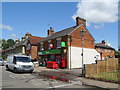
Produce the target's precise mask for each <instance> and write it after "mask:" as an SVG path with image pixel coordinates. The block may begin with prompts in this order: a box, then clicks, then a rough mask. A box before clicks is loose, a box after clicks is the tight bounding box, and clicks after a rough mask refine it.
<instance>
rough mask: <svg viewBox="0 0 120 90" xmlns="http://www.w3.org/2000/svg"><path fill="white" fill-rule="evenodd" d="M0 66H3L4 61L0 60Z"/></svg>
mask: <svg viewBox="0 0 120 90" xmlns="http://www.w3.org/2000/svg"><path fill="white" fill-rule="evenodd" d="M0 66H4V60H3V59H2V58H0Z"/></svg>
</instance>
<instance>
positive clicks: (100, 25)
mask: <svg viewBox="0 0 120 90" xmlns="http://www.w3.org/2000/svg"><path fill="white" fill-rule="evenodd" d="M102 27H104V24H97V25H96V24H95V25H94V28H95V29H99V28H102Z"/></svg>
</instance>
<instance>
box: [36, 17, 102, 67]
mask: <svg viewBox="0 0 120 90" xmlns="http://www.w3.org/2000/svg"><path fill="white" fill-rule="evenodd" d="M82 30H84V31H85V35H84V37H82V36H81V34H80V32H81V31H82ZM82 38H83V39H84V50H83V51H84V53H83V57H84V62H83V63H84V64H91V63H95V60H96V58H95V57H96V56H98V59H100V54H99V53H98V52H97V51H96V50H95V48H94V47H95V46H94V41H95V40H94V38H93V36H92V35H91V34H90V32H89V31H88V30H87V29H86V20H84V19H82V18H80V17H77V18H76V25H75V26H73V27H70V28H67V29H64V30H61V31H58V32H54V30H53V29H52V27H50V29H49V30H48V36H47V37H46V38H45V39H42V40H40V42H39V51H38V55H39V57H40V60H46V61H56V60H60V62H62V59H64V60H65V62H66V68H69V69H70V68H81V67H82V55H81V54H82V40H83V39H82Z"/></svg>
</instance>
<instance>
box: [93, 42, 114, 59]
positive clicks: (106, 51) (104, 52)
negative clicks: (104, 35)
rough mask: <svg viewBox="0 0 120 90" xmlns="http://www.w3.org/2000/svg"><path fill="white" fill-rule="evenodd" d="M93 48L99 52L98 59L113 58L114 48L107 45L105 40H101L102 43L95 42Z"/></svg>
mask: <svg viewBox="0 0 120 90" xmlns="http://www.w3.org/2000/svg"><path fill="white" fill-rule="evenodd" d="M95 49H96V50H97V51H98V52H99V53H100V56H101V57H100V59H101V60H105V59H106V58H114V57H115V52H114V50H115V49H114V48H112V47H110V46H108V45H107V44H106V42H105V40H103V41H102V43H96V44H95Z"/></svg>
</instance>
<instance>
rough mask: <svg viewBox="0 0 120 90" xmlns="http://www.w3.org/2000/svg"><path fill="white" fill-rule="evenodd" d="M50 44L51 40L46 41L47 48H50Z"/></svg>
mask: <svg viewBox="0 0 120 90" xmlns="http://www.w3.org/2000/svg"><path fill="white" fill-rule="evenodd" d="M50 44H51V40H49V41H48V49H51V48H50Z"/></svg>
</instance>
